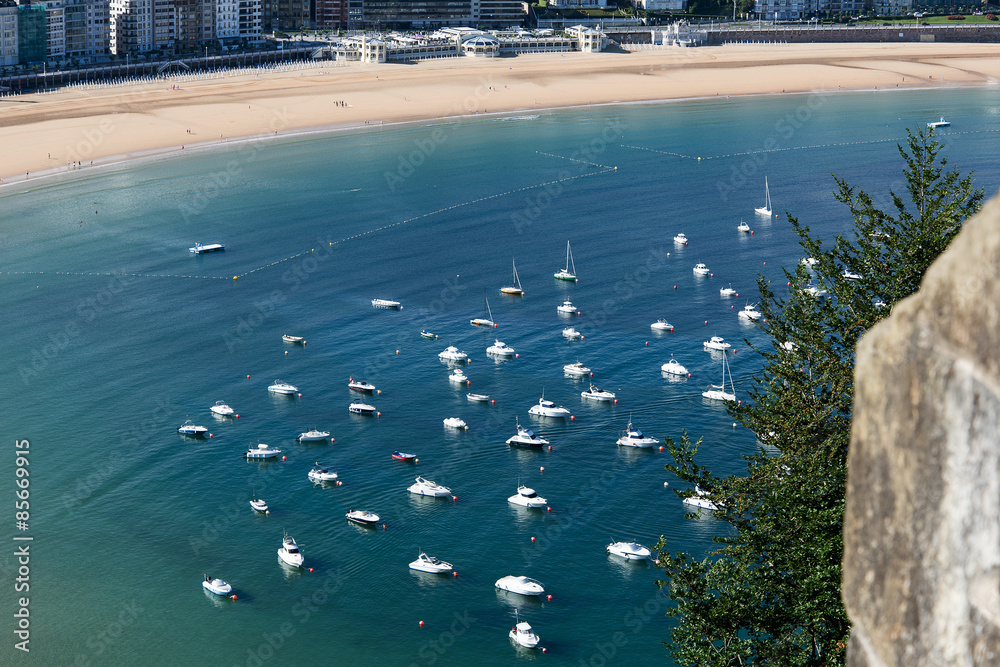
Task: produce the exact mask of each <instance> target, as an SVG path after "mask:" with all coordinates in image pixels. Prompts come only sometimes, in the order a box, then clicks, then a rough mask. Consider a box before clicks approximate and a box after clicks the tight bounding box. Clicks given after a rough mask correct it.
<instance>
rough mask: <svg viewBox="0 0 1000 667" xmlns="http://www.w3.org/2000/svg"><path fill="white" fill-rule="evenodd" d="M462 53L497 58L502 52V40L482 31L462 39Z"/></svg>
mask: <svg viewBox="0 0 1000 667" xmlns="http://www.w3.org/2000/svg"><path fill="white" fill-rule="evenodd" d="M462 53H464V54H465V55H467V56H471V57H473V58H495V57H496V56H497V55H499V54H500V40H498V39H497V38H496V37H494V36H493V35H488V34H485V33H480V34H478V35H471V36H469V37H466V38H465V39H463V40H462Z"/></svg>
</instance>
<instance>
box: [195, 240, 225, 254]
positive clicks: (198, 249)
mask: <svg viewBox="0 0 1000 667" xmlns="http://www.w3.org/2000/svg"><path fill="white" fill-rule="evenodd" d="M225 249H226V246H225V244H223V243H207V244H205V245H202V244H201V243H198V242H195V244H194V247H193V248H188V250H189V251H191V252H193V253H194V254H196V255H204V254H205V253H206V252H220V251H222V250H225Z"/></svg>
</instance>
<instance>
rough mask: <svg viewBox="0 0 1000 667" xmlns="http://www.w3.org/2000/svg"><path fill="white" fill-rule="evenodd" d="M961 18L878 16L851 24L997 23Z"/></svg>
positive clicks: (970, 15)
mask: <svg viewBox="0 0 1000 667" xmlns="http://www.w3.org/2000/svg"><path fill="white" fill-rule="evenodd" d="M963 16H965V18H964V19H961V20H955V19H949V18H948V16H923V17H921V18H919V19H916V18H914V17H912V16H891V17H887V16H880V17H877V18H871V19H861V20H859V21H852V23H855V24H857V25H882V24H883V23H892V24H897V23H901V24H903V25H906V24H915V23H917V22H918V21H919V22H920V24H921V25H924V24H928V25H938V24H945V25H955V24H961V23H998V22H997V21H990V20H989V19H987V18H986V16H973V15H972V14H964V15H963Z"/></svg>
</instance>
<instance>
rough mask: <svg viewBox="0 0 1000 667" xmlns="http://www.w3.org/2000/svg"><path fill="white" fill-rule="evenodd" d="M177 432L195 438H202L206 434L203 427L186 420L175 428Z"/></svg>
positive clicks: (206, 430) (205, 429)
mask: <svg viewBox="0 0 1000 667" xmlns="http://www.w3.org/2000/svg"><path fill="white" fill-rule="evenodd" d="M177 432H178V433H180V434H181V435H189V436H192V437H195V438H202V437H204V436H205V434H206V433H208V429H207V428H205V427H204V426H198V425H197V424H195V423H194V422H193V421H191V420H190V419H188V420H187V421H186V422H184V423H183V424H181V425H180V426H178V427H177Z"/></svg>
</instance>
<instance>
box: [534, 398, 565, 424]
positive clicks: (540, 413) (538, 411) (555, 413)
mask: <svg viewBox="0 0 1000 667" xmlns="http://www.w3.org/2000/svg"><path fill="white" fill-rule="evenodd" d="M528 414H529V415H535V416H536V417H555V418H560V419H561V418H566V417H569V416H570V411H569V410H568V409H567V408H564V407H563V406H561V405H556V404H555V403H553V402H552V401H549V400H546V398H545V397H544V396H542V397H541V398H540V399H538V405H532V406H531V407H530V408H529V409H528Z"/></svg>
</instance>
